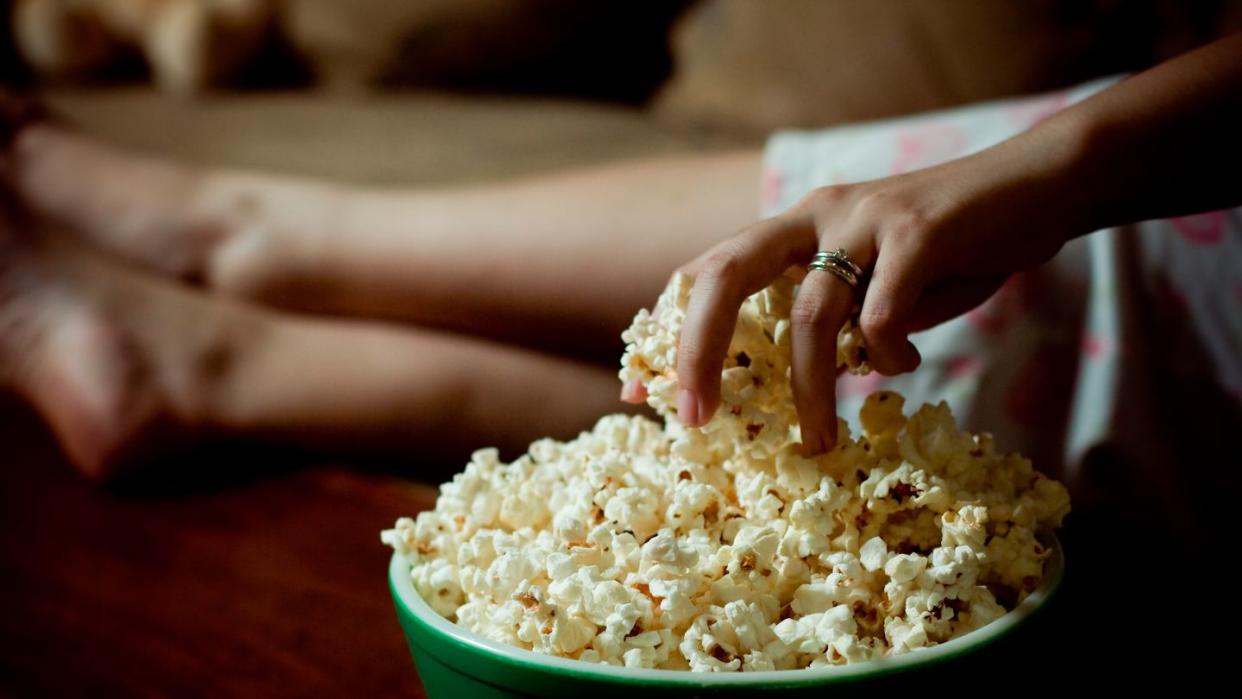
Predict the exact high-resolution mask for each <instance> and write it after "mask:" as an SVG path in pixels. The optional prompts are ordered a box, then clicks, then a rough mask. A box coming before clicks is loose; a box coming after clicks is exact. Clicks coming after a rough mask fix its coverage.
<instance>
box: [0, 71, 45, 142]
mask: <svg viewBox="0 0 1242 699" xmlns="http://www.w3.org/2000/svg"><path fill="white" fill-rule="evenodd" d="M49 120H51V115H50V113H49V112H48V110H47V108H46V107H44V106H43V103H42V102H40V101H39V100H37V99H35V98H34V97H31V96H29V95H23V94H19V93H17V92H15V91H13V90H12V89H9V88H7V87H3V86H0V148H3V149H4V150H8V149H9V147H10V146H12V144H13V141H14V139H16V138H17V134H18V133H19V132H21V130H22V129H24V128H26V127H27V126H29V125H31V124H35V123H38V122H43V121H49Z"/></svg>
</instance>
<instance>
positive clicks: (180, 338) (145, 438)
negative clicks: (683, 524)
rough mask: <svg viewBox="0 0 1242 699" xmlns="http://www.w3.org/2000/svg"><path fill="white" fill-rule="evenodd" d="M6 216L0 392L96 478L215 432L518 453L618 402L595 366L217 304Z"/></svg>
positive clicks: (0, 242) (607, 375)
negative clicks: (18, 397) (23, 402)
mask: <svg viewBox="0 0 1242 699" xmlns="http://www.w3.org/2000/svg"><path fill="white" fill-rule="evenodd" d="M18 225H22V226H23V227H24V226H25V225H26V224H16V223H14V221H13V220H12V219H11V218H9V217H7V216H5V215H3V211H0V388H6V389H10V390H14V391H16V392H18V393H20V394H22V395H23V396H24V397H25V398H26V399H27V400H29V401H30V402H31V403H32V404H33V405H34V406H35V407H36V409H37V410H38V411H39V412H40V413H41V414H42V415H43V416H44V417H45V419H46V420H47V421H48V423H49V425H50V426H51V428H52V429H53V431H54V432H55V433H56V434H57V436H58V438H59V439H60V441H61V443H62V445H63V446H64V448H65V450H66V452H67V454H68V455H69V457H70V459H71V460H72V461H73V462H74V463H75V464H76V465H78V467H79V468H81V469H82V470H83V471H84V472H86V473H88V474H91V475H95V476H106V475H109V474H111V473H112V472H113V469H114V468H115V467H116V466H117V465H118V464H124V463H126V462H128V461H130V460H132V457H133V456H134V455H135V453H141V452H143V451H145V450H147V449H149V448H156V447H161V446H168V445H174V446H175V445H178V444H183V443H184V442H185V441H186V440H194V439H197V438H202V437H206V436H211V435H217V434H225V435H229V436H237V437H246V438H260V439H270V440H279V441H285V442H288V443H294V444H298V445H307V446H322V445H336V446H348V447H358V448H365V449H373V448H385V449H398V450H405V451H407V452H408V451H413V452H417V451H427V450H428V449H427V448H428V446H430V447H432V450H434V449H435V448H436V447H441V448H442V447H444V446H451V445H459V446H475V445H477V446H482V445H483V444H496V445H498V446H501V447H505V448H509V449H512V448H516V447H521V446H524V445H525V444H526V443H527V442H528V441H529V440H531V439H533V438H536V437H539V436H542V435H545V434H548V435H556V436H561V437H565V436H569V435H571V434H572V433H574V432H575V431H576V430H579V429H582V428H585V427H588V426H589V425H590V424H591V423H592V422H593V421H594V419H596V418H597V417H598V416H599V415H602V414H604V413H607V412H613V411H615V410H616V409H617V408H618V407H620V404H619V403H618V402H617V400H616V389H617V386H616V379H615V377H614V376H613V375H612V372H609V371H606V370H603V369H598V368H594V367H591V366H589V365H584V364H580V363H577V362H573V361H569V360H564V359H556V358H552V357H549V356H546V355H541V354H538V353H535V352H532V351H524V350H514V349H511V348H507V347H504V346H500V345H494V344H490V343H487V342H484V341H479V340H470V339H462V338H459V337H457V336H452V335H447V334H442V333H438V332H434V331H416V330H409V329H398V328H391V327H385V326H383V325H378V324H369V323H362V322H356V321H348V320H335V321H334V320H321V319H310V318H301V317H294V316H288V315H283V314H280V313H278V312H273V311H267V310H264V309H260V308H257V307H252V306H248V305H244V304H241V303H235V302H230V301H228V300H222V299H218V298H212V297H209V296H206V295H203V294H201V293H198V292H195V291H193V290H190V289H187V288H184V287H179V286H177V285H174V284H169V283H168V282H166V281H162V280H160V279H158V278H155V277H148V276H146V275H142V274H136V273H133V272H130V271H128V270H125V269H123V268H120V267H117V266H115V265H114V264H112V263H110V262H108V261H106V260H100V259H99V258H98V257H97V256H94V255H90V254H83V252H82V251H81V250H79V249H75V248H74V246H72V245H68V244H66V243H65V242H64V241H58V240H56V239H55V238H50V239H49V238H44V239H41V240H31V239H30V233H29V231H22V235H21V236H20V237H19V236H18V234H17V230H16V227H17V226H18ZM531 406H538V409H537V410H532V408H531ZM480 435H481V436H482V437H480ZM480 439H481V440H482V444H478V443H476V440H480ZM472 443H474V444H472Z"/></svg>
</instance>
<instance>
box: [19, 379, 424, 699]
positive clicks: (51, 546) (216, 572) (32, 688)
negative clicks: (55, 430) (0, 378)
mask: <svg viewBox="0 0 1242 699" xmlns="http://www.w3.org/2000/svg"><path fill="white" fill-rule="evenodd" d="M0 444H3V445H4V447H3V448H4V452H3V456H2V457H0V459H2V463H3V464H4V476H3V485H2V486H0V562H2V563H0V565H2V566H3V568H2V570H3V577H2V578H0V585H3V605H4V607H3V610H2V612H0V613H2V615H3V616H2V618H3V621H2V622H0V696H5V695H8V694H13V695H16V696H31V695H34V696H103V695H116V694H122V695H127V696H178V697H185V696H198V695H210V696H235V695H246V696H345V695H348V696H366V697H389V696H392V697H397V696H400V697H418V696H423V693H422V689H421V687H420V686H419V683H418V678H417V675H416V673H415V671H414V666H413V664H412V663H411V662H410V660H409V655H408V653H407V651H406V648H405V642H404V639H403V637H402V635H401V632H400V629H399V627H398V626H397V620H396V616H395V614H394V612H393V609H392V602H391V600H390V597H389V595H388V589H387V580H386V572H387V561H388V557H389V552H388V549H387V548H386V547H384V546H383V545H381V544H380V542H379V531H380V529H382V528H384V527H386V526H390V525H391V524H392V522H393V520H394V519H395V518H396V517H397V516H399V515H403V514H412V513H415V512H417V511H419V510H420V509H423V508H425V507H427V506H429V505H430V504H431V503H432V502H433V501H434V497H435V491H434V489H432V488H430V487H428V486H426V485H422V484H418V483H414V482H411V481H409V480H407V479H403V478H400V477H397V476H394V475H390V474H385V473H379V472H374V471H361V470H358V469H356V468H347V467H344V466H301V467H295V468H288V467H286V468H281V469H273V468H272V467H271V465H270V464H263V463H257V462H256V463H254V464H250V465H252V466H254V467H255V468H256V469H259V470H260V472H261V473H260V475H256V476H255V477H253V478H250V479H247V480H238V479H232V480H230V481H229V482H226V483H217V484H211V485H200V486H197V487H193V488H190V489H188V490H181V491H179V490H177V489H175V488H170V487H166V486H162V487H159V488H157V489H155V490H149V489H148V490H146V491H139V490H135V489H133V488H129V489H122V490H119V491H118V490H114V489H101V488H99V487H97V486H93V485H91V484H90V483H87V482H86V481H84V480H83V479H82V478H80V477H78V476H77V475H76V474H74V473H73V472H72V471H71V470H70V468H69V467H68V466H67V465H66V464H65V463H64V461H63V460H62V458H61V457H60V456H59V454H58V452H57V450H56V446H55V444H54V442H53V441H52V440H51V439H50V437H48V436H47V435H46V433H45V432H44V431H43V429H42V427H41V426H40V425H39V423H38V421H37V419H36V418H34V417H33V416H31V415H30V414H29V413H28V412H27V411H25V410H24V409H21V408H20V406H14V405H11V404H7V403H6V404H5V405H3V406H0ZM253 458H255V459H256V461H258V460H259V459H260V458H274V457H259V456H258V455H257V454H256V455H255V456H254V457H253Z"/></svg>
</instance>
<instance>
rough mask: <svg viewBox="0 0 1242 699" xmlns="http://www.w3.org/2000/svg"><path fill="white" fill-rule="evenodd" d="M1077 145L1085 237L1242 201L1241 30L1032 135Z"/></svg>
mask: <svg viewBox="0 0 1242 699" xmlns="http://www.w3.org/2000/svg"><path fill="white" fill-rule="evenodd" d="M1050 134H1051V135H1055V136H1057V137H1064V136H1066V135H1068V137H1069V138H1070V140H1071V141H1072V142H1073V143H1075V144H1076V148H1077V152H1076V154H1075V158H1074V162H1073V163H1072V165H1071V166H1070V167H1069V168H1067V169H1066V173H1065V174H1066V178H1065V181H1064V183H1063V187H1062V191H1064V192H1065V194H1066V197H1067V198H1068V199H1070V200H1071V201H1073V202H1074V205H1075V206H1077V207H1079V208H1080V210H1081V211H1083V212H1085V213H1086V214H1087V215H1086V216H1085V217H1084V219H1083V226H1084V227H1085V229H1084V230H1078V231H1074V233H1077V234H1081V233H1086V232H1089V231H1090V230H1095V229H1098V228H1104V227H1108V226H1115V225H1120V224H1125V223H1131V222H1134V221H1140V220H1145V219H1150V218H1164V217H1170V216H1178V215H1182V214H1187V213H1193V212H1198V211H1206V210H1210V209H1217V208H1225V207H1231V206H1237V205H1239V204H1242V181H1240V180H1239V179H1238V178H1237V177H1228V176H1224V173H1229V172H1237V167H1238V164H1239V163H1242V34H1240V35H1234V36H1231V37H1229V38H1226V39H1223V40H1221V41H1218V42H1216V43H1214V44H1211V45H1209V46H1206V47H1204V48H1202V49H1199V50H1197V51H1193V52H1191V53H1188V54H1186V55H1184V56H1181V57H1179V58H1177V59H1174V60H1172V61H1169V62H1167V63H1164V64H1161V65H1159V66H1157V67H1155V68H1153V69H1151V70H1149V71H1146V72H1144V73H1140V74H1138V75H1135V76H1133V77H1131V78H1129V79H1127V80H1124V81H1122V82H1121V83H1119V84H1117V85H1116V86H1114V87H1112V88H1110V89H1108V90H1105V91H1103V92H1101V93H1099V94H1097V95H1095V96H1093V97H1092V98H1090V99H1088V100H1085V101H1084V102H1082V103H1081V104H1079V105H1076V106H1074V107H1072V108H1070V109H1067V110H1065V111H1064V112H1061V113H1060V114H1058V115H1057V116H1056V117H1053V118H1051V119H1049V120H1047V121H1046V122H1044V123H1043V124H1041V125H1040V126H1038V127H1036V128H1035V129H1033V130H1032V132H1031V136H1032V137H1034V138H1042V137H1044V136H1046V135H1050Z"/></svg>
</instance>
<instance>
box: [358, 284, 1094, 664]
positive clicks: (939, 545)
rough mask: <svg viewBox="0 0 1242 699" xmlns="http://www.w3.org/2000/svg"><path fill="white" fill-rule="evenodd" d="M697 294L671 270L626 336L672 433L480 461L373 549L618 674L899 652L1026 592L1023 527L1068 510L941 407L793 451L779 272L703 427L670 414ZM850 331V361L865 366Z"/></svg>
mask: <svg viewBox="0 0 1242 699" xmlns="http://www.w3.org/2000/svg"><path fill="white" fill-rule="evenodd" d="M690 287H691V285H690V281H689V279H688V278H686V277H684V276H680V275H679V276H677V277H675V278H674V279H673V281H672V282H671V283H670V285H669V287H668V289H666V290H665V292H664V293H663V294H662V295H661V297H660V300H659V301H658V302H657V304H656V307H655V308H654V309H653V310H652V311H651V312H648V311H641V312H639V314H638V315H637V317H636V318H635V319H634V323H633V325H632V326H631V327H630V328H629V330H627V331H626V332H625V333H624V335H623V337H624V339H625V340H626V342H627V343H628V345H627V348H626V351H625V355H624V357H623V358H622V368H621V378H622V380H623V381H629V380H632V379H638V380H640V381H641V382H642V383H643V384H644V386H645V387H646V389H647V396H648V403H649V404H650V405H651V406H652V407H653V408H655V409H656V410H657V411H658V412H659V413H660V414H661V415H662V417H663V418H664V424H663V425H661V424H659V423H657V422H654V421H652V420H649V419H647V418H644V417H628V416H624V415H611V416H608V417H604V418H602V419H601V420H600V421H599V422H598V423H597V424H596V425H595V427H594V429H593V430H591V431H590V432H584V433H583V434H581V435H579V436H578V438H577V439H574V440H572V441H569V442H565V443H561V442H556V441H554V440H549V439H543V440H539V441H537V442H535V443H533V444H532V445H531V447H530V450H529V452H528V453H527V454H525V455H524V456H522V457H520V458H518V459H517V460H515V461H513V462H512V463H509V464H504V463H502V462H501V461H500V459H499V455H498V453H497V452H496V450H494V449H482V450H479V451H477V452H475V453H474V455H473V456H472V457H471V460H470V463H469V464H467V465H466V468H465V470H464V471H463V472H462V473H459V474H457V475H456V476H454V478H453V480H452V481H450V482H449V483H446V484H444V485H443V486H441V489H440V497H439V499H438V500H437V502H436V507H435V509H434V510H431V511H428V512H423V513H420V514H419V515H418V516H417V517H416V518H413V519H411V518H401V519H399V520H397V522H396V524H395V526H394V527H393V528H392V529H390V530H388V531H385V532H383V533H382V534H381V540H382V541H383V542H384V543H385V544H387V545H389V546H391V547H392V548H393V549H394V550H396V551H397V552H398V553H400V554H402V555H403V556H405V557H406V558H407V559H409V561H410V563H411V571H410V575H411V581H412V583H413V585H414V587H415V589H416V590H417V591H418V593H419V594H420V595H422V596H423V598H424V599H426V600H427V601H428V603H429V604H430V605H431V606H432V608H433V609H434V610H435V611H436V612H437V613H438V614H441V615H443V616H445V617H446V618H448V619H450V620H453V621H455V622H456V623H458V624H460V625H461V626H463V627H465V628H468V629H470V630H472V631H474V632H476V633H479V634H481V635H483V636H485V637H487V638H490V639H493V640H496V641H498V642H502V643H508V644H512V645H516V646H519V647H522V648H526V649H529V650H532V651H535V652H539V653H546V654H550V655H558V656H563V657H569V658H577V659H579V660H582V661H585V662H594V663H606V664H610V665H616V666H624V667H640V668H668V669H683V670H684V669H688V670H692V671H697V672H733V671H758V670H775V669H782V670H783V669H796V668H808V667H822V666H827V665H839V664H845V663H856V662H864V661H867V660H871V659H874V658H880V657H884V656H889V655H895V654H900V653H906V652H911V651H914V650H917V649H919V648H924V647H927V646H930V645H935V644H937V643H942V642H944V641H946V640H949V639H951V638H954V637H957V636H960V635H962V634H964V633H967V632H969V631H971V630H973V629H976V628H979V627H980V626H983V625H985V624H987V623H989V622H991V621H993V620H995V619H996V618H998V617H999V616H1001V615H1002V614H1004V613H1005V611H1006V609H1007V608H1012V606H1013V605H1014V604H1016V603H1017V602H1018V601H1020V600H1021V599H1022V598H1023V597H1024V596H1025V595H1026V594H1028V593H1029V592H1030V591H1031V590H1033V589H1034V588H1035V587H1036V586H1037V585H1038V583H1039V581H1040V579H1041V576H1042V574H1043V563H1044V561H1045V560H1046V559H1047V557H1048V555H1049V554H1050V552H1049V551H1048V550H1047V549H1046V548H1045V547H1044V546H1043V545H1042V544H1041V543H1040V541H1039V539H1038V537H1037V536H1036V532H1037V531H1038V530H1040V529H1053V528H1056V527H1058V526H1060V524H1061V520H1062V518H1064V516H1065V515H1066V514H1067V513H1068V512H1069V497H1068V494H1067V493H1066V491H1065V488H1064V487H1063V486H1061V484H1060V483H1057V482H1056V481H1054V480H1052V479H1050V478H1047V477H1044V476H1043V475H1042V474H1040V473H1038V472H1036V471H1035V470H1034V469H1033V468H1032V467H1031V464H1030V462H1029V461H1027V460H1026V459H1024V458H1023V457H1021V456H1019V455H1017V454H1003V453H998V452H997V451H996V447H995V445H994V444H993V441H992V438H991V437H990V436H989V435H986V434H983V435H972V434H969V433H966V432H963V431H961V430H959V429H958V428H957V426H956V424H955V423H954V421H953V416H952V415H951V414H950V413H949V409H948V407H947V406H946V405H944V404H943V403H941V404H939V405H927V406H923V407H921V408H919V409H918V410H915V411H914V412H913V413H912V414H910V415H908V416H907V415H906V413H905V412H904V401H903V399H902V398H901V396H898V395H896V394H894V393H888V392H877V393H874V394H872V395H871V396H870V397H868V398H867V400H866V401H865V402H864V404H863V406H862V409H861V411H860V415H859V417H860V423H861V425H862V434H860V435H853V434H851V433H850V431H849V428H848V427H847V425H846V423H845V422H844V421H841V422H840V423H839V440H838V446H837V447H836V448H835V449H833V450H832V451H831V452H829V453H827V454H823V455H821V456H818V457H815V458H805V457H803V456H802V455H801V454H800V453H799V451H798V448H797V444H798V441H799V428H798V423H797V415H796V411H795V410H794V407H793V400H792V392H791V389H790V385H789V309H790V305H791V301H792V296H793V287H792V284H791V283H790V282H788V281H787V280H781V281H779V282H777V283H775V284H773V285H772V286H771V287H769V288H767V289H765V290H763V291H761V292H759V293H758V294H755V295H754V296H751V297H750V298H748V299H747V300H746V302H745V303H744V304H743V306H742V309H741V312H740V314H739V316H738V324H737V330H736V332H735V333H734V336H733V339H732V343H731V345H730V348H729V353H728V357H727V359H726V361H725V364H724V368H723V372H722V376H721V378H722V408H721V410H720V412H719V413H718V414H717V416H716V417H715V419H713V420H712V422H711V423H709V424H708V425H707V426H705V427H703V428H701V429H691V428H687V427H685V426H684V425H682V424H681V423H680V422H679V421H678V419H677V415H676V407H675V405H676V397H675V394H676V381H677V377H676V371H675V367H676V346H677V338H678V335H679V333H680V329H681V324H682V322H683V321H684V319H685V313H686V308H687V304H688V302H689V294H690ZM865 356H866V353H865V351H864V348H863V347H862V344H861V336H860V335H859V333H858V330H857V327H855V326H853V325H852V324H851V325H847V326H846V327H845V328H844V329H842V331H841V333H840V335H839V336H838V355H837V361H838V365H839V366H840V367H841V368H844V369H846V370H848V371H854V372H865V371H866V370H867V368H866V362H865Z"/></svg>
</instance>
